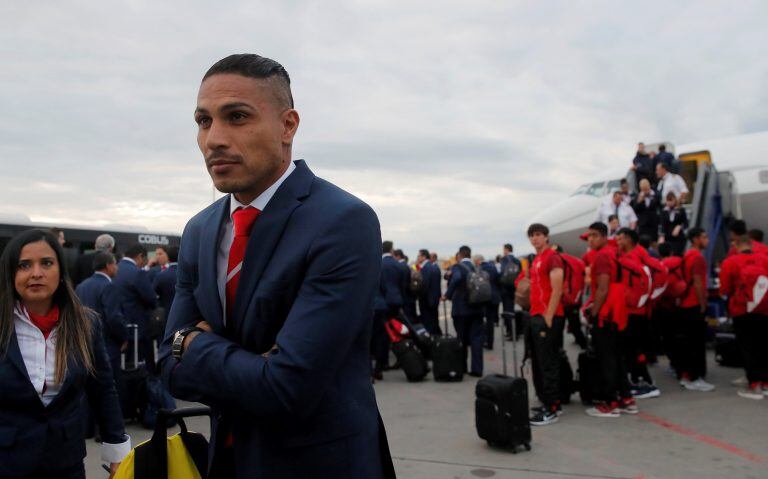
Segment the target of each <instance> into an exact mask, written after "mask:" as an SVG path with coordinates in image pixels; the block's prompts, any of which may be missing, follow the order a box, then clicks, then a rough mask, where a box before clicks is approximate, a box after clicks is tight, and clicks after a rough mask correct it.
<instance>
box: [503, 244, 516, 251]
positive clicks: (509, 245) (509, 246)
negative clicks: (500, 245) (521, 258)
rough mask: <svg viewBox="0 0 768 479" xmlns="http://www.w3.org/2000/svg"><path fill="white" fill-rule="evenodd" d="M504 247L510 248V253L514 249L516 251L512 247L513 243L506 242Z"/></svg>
mask: <svg viewBox="0 0 768 479" xmlns="http://www.w3.org/2000/svg"><path fill="white" fill-rule="evenodd" d="M504 248H505V249H508V250H509V252H510V253H511V252H512V251H514V249H513V248H512V243H507V244H505V245H504Z"/></svg>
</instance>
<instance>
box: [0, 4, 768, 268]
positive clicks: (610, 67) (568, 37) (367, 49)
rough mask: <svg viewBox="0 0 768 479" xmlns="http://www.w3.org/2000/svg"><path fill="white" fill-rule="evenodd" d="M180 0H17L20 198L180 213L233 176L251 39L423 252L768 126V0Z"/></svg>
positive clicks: (321, 138)
mask: <svg viewBox="0 0 768 479" xmlns="http://www.w3.org/2000/svg"><path fill="white" fill-rule="evenodd" d="M165 3H168V2H156V1H128V2H90V1H89V2H85V1H83V2H76V1H68V2H61V1H55V2H54V1H50V2H46V1H35V2H2V5H1V6H0V59H1V60H2V63H1V65H2V66H1V67H0V106H1V107H2V113H3V114H2V115H0V166H1V167H2V178H3V187H2V188H0V212H3V213H21V214H25V215H27V216H29V217H30V218H32V219H33V220H36V221H45V222H53V223H61V224H65V223H75V224H88V225H99V226H101V225H105V224H109V223H111V224H115V223H117V224H125V225H143V226H146V227H148V228H149V229H151V230H159V231H167V232H176V233H180V232H181V230H182V228H183V226H184V224H185V223H186V221H187V220H188V219H189V218H190V217H191V216H192V215H193V214H195V213H196V212H197V211H199V210H200V209H202V208H204V207H205V206H206V205H207V204H208V203H209V202H210V201H211V197H212V189H211V182H210V179H209V178H208V176H207V173H206V171H205V168H204V165H203V160H202V157H201V154H200V152H199V150H198V149H197V145H196V142H195V135H196V125H195V124H194V122H193V119H192V113H193V110H194V107H195V99H196V94H197V89H198V86H199V82H200V78H201V76H202V74H203V73H204V72H205V70H206V69H207V68H208V67H209V66H210V65H211V64H212V63H214V62H215V61H216V60H218V59H220V58H222V57H224V56H226V55H228V54H230V53H242V52H253V53H258V54H261V55H264V56H268V57H270V58H273V59H275V60H277V61H279V62H281V63H282V64H283V65H284V66H285V67H286V69H287V70H288V72H289V73H290V75H291V78H292V86H293V95H294V98H295V101H296V107H297V109H298V110H299V113H300V115H301V125H300V128H299V132H298V134H297V137H296V141H295V143H294V157H295V158H304V159H306V160H307V162H308V164H309V166H310V168H312V169H313V170H314V172H315V173H316V174H318V175H319V176H322V177H324V178H326V179H328V180H330V181H332V182H334V183H337V184H339V185H340V186H342V187H344V188H345V189H347V190H349V191H351V192H353V193H354V194H356V195H357V196H359V197H361V198H362V199H364V200H365V201H367V202H368V203H369V204H371V206H373V208H374V209H375V210H376V211H377V213H378V214H379V218H380V220H381V223H382V231H383V235H384V236H385V239H393V240H394V241H395V243H396V245H397V246H400V247H402V248H403V249H405V250H406V253H408V254H410V255H414V254H415V252H416V249H417V248H420V247H427V248H430V249H433V250H437V251H438V252H440V253H441V255H447V254H452V253H453V252H455V250H456V248H457V246H459V245H460V244H462V243H467V244H469V245H470V246H473V247H474V248H475V250H476V251H479V252H482V253H485V254H486V255H489V254H495V253H497V252H499V250H500V247H501V244H503V243H504V242H506V241H515V242H516V243H517V244H519V245H520V246H522V242H524V241H525V239H524V236H523V235H522V230H523V228H524V227H525V226H526V225H527V220H528V219H529V218H530V217H531V216H532V215H533V214H534V213H535V212H536V210H537V209H538V208H540V207H542V206H543V205H547V204H549V203H552V202H554V201H557V200H559V199H562V198H563V197H565V196H567V195H568V194H569V193H570V192H571V191H572V190H574V189H575V188H576V187H577V186H578V185H579V184H581V183H583V182H585V181H589V180H591V179H593V178H595V177H596V176H600V174H601V172H602V171H604V170H606V169H607V168H615V167H616V166H617V165H622V164H628V162H629V161H630V159H631V158H632V156H633V154H634V147H635V143H636V142H637V141H639V140H645V141H646V142H654V141H659V140H669V141H672V142H674V143H677V144H680V143H686V142H690V141H695V140H703V139H708V138H719V137H724V136H730V135H734V134H740V133H748V132H755V131H762V130H768V88H766V86H767V85H768V55H766V53H765V52H766V50H765V45H768V28H766V24H767V23H768V3H766V2H765V1H760V0H757V1H753V2H749V1H739V2H722V1H701V0H696V1H679V2H668V1H662V2H642V4H638V5H637V6H635V7H629V6H620V5H618V3H620V2H575V1H561V2H549V1H545V2H532V1H531V2H514V1H471V2H468V1H460V2H459V1H446V0H440V1H434V2H395V1H391V0H388V1H369V2H363V1H360V2H355V1H335V2H320V1H317V2H307V1H297V0H290V1H289V0H282V1H279V2H254V1H247V2H246V1H241V2H199V1H185V2H175V5H174V6H169V5H165ZM416 3H417V4H418V5H415V4H416ZM622 3H628V2H622ZM670 3H674V5H670ZM761 45H762V46H761Z"/></svg>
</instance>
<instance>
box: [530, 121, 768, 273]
mask: <svg viewBox="0 0 768 479" xmlns="http://www.w3.org/2000/svg"><path fill="white" fill-rule="evenodd" d="M660 144H661V143H658V144H655V145H646V151H649V152H650V151H657V148H658V146H659V145H660ZM664 144H665V145H667V151H669V152H671V153H673V154H674V153H676V157H677V158H678V160H679V161H680V171H679V174H680V175H681V176H682V177H683V179H684V180H685V182H686V184H687V186H688V189H689V190H690V192H691V193H690V195H689V196H688V198H689V199H688V200H687V204H686V205H684V206H685V208H686V210H687V213H688V218H689V219H690V221H689V223H690V226H700V227H702V228H704V229H705V230H706V231H707V232H708V233H709V235H710V238H712V239H713V240H714V241H711V245H710V248H709V249H708V251H707V256H708V258H707V259H708V260H710V261H711V260H713V259H714V260H715V261H717V260H720V259H722V258H723V257H724V256H725V252H726V251H727V249H728V238H727V236H726V235H725V226H726V224H727V221H728V219H730V218H738V219H743V220H744V221H746V223H747V226H748V227H749V228H758V229H761V230H763V231H768V131H765V132H759V133H750V134H745V135H739V136H734V137H730V138H724V139H717V140H708V141H699V142H695V143H690V144H686V145H680V146H677V147H675V146H674V145H672V144H671V143H667V142H665V143H664ZM628 162H629V161H628ZM621 178H627V179H628V181H629V184H630V185H631V188H633V189H634V186H635V185H634V183H635V181H634V173H633V172H632V171H628V170H627V169H617V170H615V171H612V172H610V174H608V175H606V176H604V177H602V178H597V179H596V180H595V181H593V182H590V183H586V184H583V185H581V186H579V187H578V188H577V189H576V191H575V192H574V193H573V194H571V196H569V197H568V198H565V199H563V200H561V201H560V202H557V203H555V204H553V205H551V206H550V207H548V208H547V209H545V210H543V211H541V212H540V213H539V214H537V215H535V217H534V218H532V220H531V223H542V224H545V225H547V227H549V229H550V241H551V242H552V243H554V244H558V245H560V246H562V247H563V249H564V250H565V251H567V252H569V253H571V254H575V255H578V256H581V255H582V254H583V253H584V252H585V251H586V243H585V242H584V241H582V240H581V239H580V238H579V235H581V234H582V233H584V232H585V231H586V230H587V227H588V226H589V225H590V224H591V223H593V222H595V221H596V220H597V211H598V208H599V206H600V205H601V204H602V203H603V202H604V201H606V200H607V198H608V197H609V195H610V194H612V193H613V192H614V191H617V190H618V189H619V183H620V181H621ZM710 264H713V263H712V262H710Z"/></svg>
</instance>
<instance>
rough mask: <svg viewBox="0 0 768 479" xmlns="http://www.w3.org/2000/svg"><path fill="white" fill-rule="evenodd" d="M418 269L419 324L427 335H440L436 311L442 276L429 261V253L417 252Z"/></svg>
mask: <svg viewBox="0 0 768 479" xmlns="http://www.w3.org/2000/svg"><path fill="white" fill-rule="evenodd" d="M417 264H418V268H419V271H420V272H421V279H422V288H421V292H420V293H419V313H420V314H421V323H422V324H423V325H424V327H425V328H427V331H429V334H431V335H433V336H436V335H442V334H443V331H442V330H441V329H440V320H439V312H438V309H439V307H440V296H442V294H443V293H442V284H441V283H442V275H441V274H440V267H439V266H437V265H436V264H434V263H432V262H431V261H430V257H429V251H428V250H426V249H423V250H421V251H419V257H418V263H417Z"/></svg>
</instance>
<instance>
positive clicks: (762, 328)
mask: <svg viewBox="0 0 768 479" xmlns="http://www.w3.org/2000/svg"><path fill="white" fill-rule="evenodd" d="M733 329H734V330H735V332H736V340H737V341H738V343H739V347H740V348H741V354H742V356H743V357H744V370H745V372H746V373H747V380H748V381H749V382H750V383H756V382H763V383H768V348H766V345H765V343H766V339H768V317H767V316H764V315H761V314H745V315H743V316H736V317H734V318H733Z"/></svg>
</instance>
